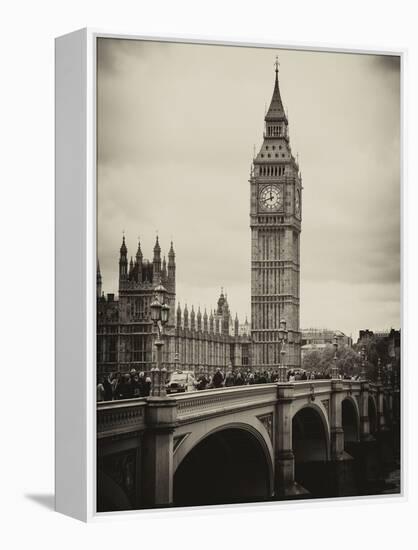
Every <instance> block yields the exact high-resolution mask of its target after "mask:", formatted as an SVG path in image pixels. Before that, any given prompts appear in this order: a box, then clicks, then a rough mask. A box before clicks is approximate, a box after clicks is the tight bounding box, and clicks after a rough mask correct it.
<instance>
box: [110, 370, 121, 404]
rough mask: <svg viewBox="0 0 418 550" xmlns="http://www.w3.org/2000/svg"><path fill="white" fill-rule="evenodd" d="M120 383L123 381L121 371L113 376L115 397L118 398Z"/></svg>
mask: <svg viewBox="0 0 418 550" xmlns="http://www.w3.org/2000/svg"><path fill="white" fill-rule="evenodd" d="M120 383H121V373H120V372H117V373H115V376H114V377H113V380H112V393H113V399H118V397H117V395H118V387H119V384H120Z"/></svg>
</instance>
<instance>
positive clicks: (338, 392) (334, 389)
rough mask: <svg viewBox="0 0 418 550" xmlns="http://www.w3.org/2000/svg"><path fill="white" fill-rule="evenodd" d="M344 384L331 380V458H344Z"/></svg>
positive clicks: (338, 459) (336, 459)
mask: <svg viewBox="0 0 418 550" xmlns="http://www.w3.org/2000/svg"><path fill="white" fill-rule="evenodd" d="M342 401H343V384H342V381H341V380H332V381H331V410H330V432H331V433H330V437H331V442H330V443H331V460H332V461H340V460H344V430H343V421H342Z"/></svg>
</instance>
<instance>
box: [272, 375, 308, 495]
mask: <svg viewBox="0 0 418 550" xmlns="http://www.w3.org/2000/svg"><path fill="white" fill-rule="evenodd" d="M293 400H294V386H293V384H280V385H278V386H277V405H276V419H277V420H276V432H275V440H276V445H275V449H276V450H275V457H274V458H275V480H274V481H275V495H276V496H278V497H281V498H294V497H297V496H303V495H305V496H306V495H307V494H309V492H308V491H307V490H306V489H304V488H303V487H302V486H301V485H299V484H298V483H297V482H296V481H295V455H294V453H293V446H292V402H293Z"/></svg>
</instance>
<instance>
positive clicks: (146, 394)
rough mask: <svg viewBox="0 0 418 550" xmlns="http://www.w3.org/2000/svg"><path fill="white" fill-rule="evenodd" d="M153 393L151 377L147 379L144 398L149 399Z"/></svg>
mask: <svg viewBox="0 0 418 550" xmlns="http://www.w3.org/2000/svg"><path fill="white" fill-rule="evenodd" d="M150 393H151V378H150V377H149V376H146V377H145V390H144V397H148V396H149V395H150Z"/></svg>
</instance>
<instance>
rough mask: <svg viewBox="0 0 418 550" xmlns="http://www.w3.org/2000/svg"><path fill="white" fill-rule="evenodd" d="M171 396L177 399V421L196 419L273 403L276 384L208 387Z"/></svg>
mask: <svg viewBox="0 0 418 550" xmlns="http://www.w3.org/2000/svg"><path fill="white" fill-rule="evenodd" d="M172 398H173V399H175V400H176V401H177V419H178V421H179V422H185V421H192V420H194V419H196V421H197V420H201V419H202V417H205V416H212V415H216V414H220V413H223V412H231V411H233V410H240V409H250V408H253V407H258V406H262V405H268V404H274V403H275V402H276V399H277V384H260V385H251V386H239V387H231V388H219V389H210V390H203V391H199V392H193V393H183V394H179V395H176V396H173V397H172Z"/></svg>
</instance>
